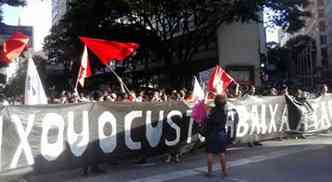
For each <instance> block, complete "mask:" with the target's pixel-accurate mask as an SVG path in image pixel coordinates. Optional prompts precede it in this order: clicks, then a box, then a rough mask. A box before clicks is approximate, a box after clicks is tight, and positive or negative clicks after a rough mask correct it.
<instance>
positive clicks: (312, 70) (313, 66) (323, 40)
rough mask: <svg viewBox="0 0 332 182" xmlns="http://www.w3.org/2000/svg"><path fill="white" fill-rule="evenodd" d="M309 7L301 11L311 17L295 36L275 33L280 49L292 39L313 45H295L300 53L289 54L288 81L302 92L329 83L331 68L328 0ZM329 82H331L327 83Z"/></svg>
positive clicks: (329, 3) (313, 0)
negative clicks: (308, 40)
mask: <svg viewBox="0 0 332 182" xmlns="http://www.w3.org/2000/svg"><path fill="white" fill-rule="evenodd" d="M309 1H310V4H309V5H308V6H307V7H306V8H305V11H307V12H310V13H311V16H310V17H306V18H305V27H304V28H303V29H302V30H300V31H299V32H297V33H295V34H293V35H291V34H288V33H285V32H284V31H282V30H280V31H279V41H280V45H281V46H283V45H285V43H286V42H287V41H288V40H290V39H292V38H295V37H299V36H303V37H304V36H309V37H311V38H312V40H313V44H314V45H312V44H308V45H306V46H304V45H303V44H301V42H299V47H302V48H303V49H302V50H297V51H296V52H293V53H292V55H291V56H292V59H293V61H292V65H293V66H292V67H291V69H290V70H289V72H290V75H293V76H291V78H290V79H292V80H293V81H295V82H297V83H301V85H302V86H303V87H305V88H308V87H314V86H315V85H316V84H318V83H320V82H329V80H328V78H329V75H331V73H332V72H331V70H332V68H330V67H331V65H330V64H332V63H331V61H332V60H331V58H329V57H330V56H329V54H330V53H329V52H330V50H331V42H329V41H330V40H331V38H330V36H331V33H330V31H331V30H330V28H331V26H329V23H330V21H331V20H329V19H330V17H331V15H330V14H331V11H332V9H331V3H332V2H331V0H309ZM331 81H332V80H331Z"/></svg>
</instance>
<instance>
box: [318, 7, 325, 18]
mask: <svg viewBox="0 0 332 182" xmlns="http://www.w3.org/2000/svg"><path fill="white" fill-rule="evenodd" d="M318 17H319V18H324V17H325V11H324V9H320V10H318Z"/></svg>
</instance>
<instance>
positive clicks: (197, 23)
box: [44, 0, 309, 71]
mask: <svg viewBox="0 0 332 182" xmlns="http://www.w3.org/2000/svg"><path fill="white" fill-rule="evenodd" d="M306 5H307V0H233V1H229V0H135V1H132V0H105V1H98V0H73V1H71V3H70V9H69V11H68V13H67V14H66V15H65V17H64V18H63V20H62V21H60V22H59V23H58V24H57V25H55V26H53V27H52V29H51V35H49V36H48V37H47V38H46V39H45V47H44V48H45V49H46V50H47V51H48V52H49V57H50V58H51V60H52V61H60V62H63V63H64V64H65V66H66V68H67V69H68V71H70V70H76V68H75V66H76V67H77V66H78V64H79V63H78V62H79V60H80V56H81V53H82V50H83V46H82V44H81V42H80V41H79V39H78V37H79V36H89V37H94V38H102V39H108V40H119V41H133V42H138V43H139V44H140V45H141V46H142V47H141V49H140V50H139V51H138V54H137V55H136V57H135V58H136V59H137V60H140V61H142V62H144V65H145V67H147V66H148V65H149V64H148V62H151V61H154V60H162V62H163V63H165V64H172V63H174V62H189V61H191V60H192V57H193V55H194V54H195V52H196V51H197V49H198V48H199V47H200V46H201V45H204V44H207V43H209V42H211V41H215V39H216V37H215V36H216V35H215V34H216V30H217V28H218V27H220V26H227V23H231V22H235V21H237V22H249V21H262V19H261V18H262V16H261V14H260V13H258V12H262V11H263V9H264V8H269V9H271V10H273V11H274V12H275V13H274V14H273V15H271V18H270V22H269V23H270V24H273V25H278V26H282V27H283V28H285V29H286V30H288V31H289V32H294V31H296V30H299V29H300V28H302V27H303V25H304V22H303V16H308V15H309V14H308V13H307V12H303V10H302V9H301V8H300V6H306ZM94 64H95V63H94Z"/></svg>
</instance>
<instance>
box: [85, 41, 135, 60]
mask: <svg viewBox="0 0 332 182" xmlns="http://www.w3.org/2000/svg"><path fill="white" fill-rule="evenodd" d="M80 39H81V41H82V42H84V44H85V45H86V46H87V47H88V48H89V49H90V50H91V51H93V52H94V53H95V54H96V56H97V57H98V58H99V59H100V61H101V62H102V63H103V64H105V65H107V64H109V63H110V62H111V61H123V60H124V59H126V58H127V57H128V56H130V55H131V54H133V53H134V52H135V50H136V49H138V48H139V45H138V44H136V43H121V42H115V41H106V40H101V39H91V38H86V37H80Z"/></svg>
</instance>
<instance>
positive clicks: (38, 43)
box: [3, 0, 52, 51]
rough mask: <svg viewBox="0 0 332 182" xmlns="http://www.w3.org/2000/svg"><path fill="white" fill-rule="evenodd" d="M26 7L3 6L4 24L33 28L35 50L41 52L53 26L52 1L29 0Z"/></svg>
mask: <svg viewBox="0 0 332 182" xmlns="http://www.w3.org/2000/svg"><path fill="white" fill-rule="evenodd" d="M27 3H28V4H27V6H25V7H19V8H18V7H10V6H7V5H4V6H3V16H4V20H3V22H4V23H6V24H8V25H18V23H19V19H20V22H21V25H29V26H33V31H34V32H33V34H34V48H35V51H40V50H41V49H42V47H43V42H44V38H45V37H46V36H47V35H48V34H49V30H50V28H51V26H52V15H51V13H52V11H51V1H41V0H27Z"/></svg>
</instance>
